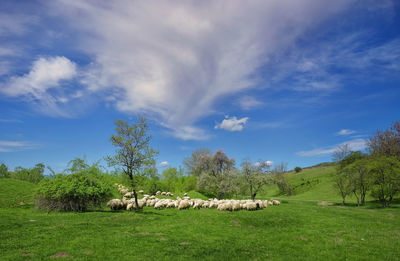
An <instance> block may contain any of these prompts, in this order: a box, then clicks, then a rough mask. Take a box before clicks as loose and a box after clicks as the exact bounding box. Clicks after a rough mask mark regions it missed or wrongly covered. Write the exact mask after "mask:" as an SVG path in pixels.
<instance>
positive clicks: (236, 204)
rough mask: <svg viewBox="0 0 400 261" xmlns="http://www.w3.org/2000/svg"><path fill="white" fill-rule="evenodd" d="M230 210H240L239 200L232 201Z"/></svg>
mask: <svg viewBox="0 0 400 261" xmlns="http://www.w3.org/2000/svg"><path fill="white" fill-rule="evenodd" d="M232 210H233V211H236V210H240V202H239V201H237V200H234V201H233V202H232Z"/></svg>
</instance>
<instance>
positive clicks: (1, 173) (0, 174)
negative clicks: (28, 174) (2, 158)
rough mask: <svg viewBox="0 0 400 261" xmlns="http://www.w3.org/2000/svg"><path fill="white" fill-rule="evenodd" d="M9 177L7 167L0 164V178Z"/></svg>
mask: <svg viewBox="0 0 400 261" xmlns="http://www.w3.org/2000/svg"><path fill="white" fill-rule="evenodd" d="M9 177H10V173H9V172H8V167H7V166H6V165H5V164H4V163H2V164H1V165H0V178H9Z"/></svg>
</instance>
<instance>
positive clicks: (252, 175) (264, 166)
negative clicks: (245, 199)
mask: <svg viewBox="0 0 400 261" xmlns="http://www.w3.org/2000/svg"><path fill="white" fill-rule="evenodd" d="M269 168H270V165H269V164H268V162H261V161H260V162H257V163H256V164H253V163H252V162H250V161H248V160H245V161H243V163H242V174H243V176H244V180H245V181H246V183H247V184H248V185H249V187H250V196H251V199H252V200H254V199H255V198H256V195H257V193H258V191H260V189H261V188H262V187H263V186H264V185H266V184H268V183H269V182H271V178H270V176H269V175H268V174H269Z"/></svg>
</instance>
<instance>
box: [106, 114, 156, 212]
mask: <svg viewBox="0 0 400 261" xmlns="http://www.w3.org/2000/svg"><path fill="white" fill-rule="evenodd" d="M115 125H116V128H115V131H116V134H115V135H114V134H113V135H112V136H111V138H110V140H111V142H112V144H113V145H114V146H115V147H116V151H115V155H114V156H108V157H107V158H106V160H107V162H108V164H109V166H119V167H121V168H122V171H123V172H124V173H125V175H127V176H128V177H129V180H130V183H131V184H130V185H131V187H132V190H133V194H134V197H135V203H136V206H139V204H138V200H137V193H136V189H137V185H138V183H139V182H140V179H141V177H142V176H143V175H144V174H145V173H144V172H143V168H144V167H146V166H147V167H150V166H153V165H154V163H155V160H154V156H155V155H157V154H158V152H157V151H155V150H154V149H153V148H151V147H150V140H151V135H149V134H148V133H147V132H148V124H147V121H146V119H145V118H144V117H142V116H140V115H139V116H138V121H137V122H135V123H133V124H132V125H130V124H129V123H128V122H126V121H123V120H118V121H115Z"/></svg>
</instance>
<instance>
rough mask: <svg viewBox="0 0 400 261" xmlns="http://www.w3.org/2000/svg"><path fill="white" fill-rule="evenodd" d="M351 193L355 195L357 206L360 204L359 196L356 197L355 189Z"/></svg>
mask: <svg viewBox="0 0 400 261" xmlns="http://www.w3.org/2000/svg"><path fill="white" fill-rule="evenodd" d="M353 194H354V196H355V197H356V199H357V207H359V206H360V200H359V198H358V197H357V193H356V192H355V191H353Z"/></svg>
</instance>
